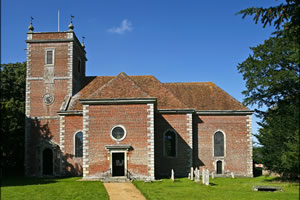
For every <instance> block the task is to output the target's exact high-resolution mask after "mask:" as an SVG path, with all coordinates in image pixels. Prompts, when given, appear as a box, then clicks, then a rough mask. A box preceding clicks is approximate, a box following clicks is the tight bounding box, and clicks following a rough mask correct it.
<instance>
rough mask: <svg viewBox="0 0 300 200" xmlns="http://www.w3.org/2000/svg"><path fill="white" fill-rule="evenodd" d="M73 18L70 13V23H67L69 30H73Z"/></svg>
mask: <svg viewBox="0 0 300 200" xmlns="http://www.w3.org/2000/svg"><path fill="white" fill-rule="evenodd" d="M73 18H74V16H73V15H71V21H70V24H69V31H73V29H74V26H73V23H72V22H73Z"/></svg>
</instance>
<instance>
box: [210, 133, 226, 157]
mask: <svg viewBox="0 0 300 200" xmlns="http://www.w3.org/2000/svg"><path fill="white" fill-rule="evenodd" d="M217 132H221V133H223V136H224V156H215V140H214V138H215V134H216V133H217ZM212 156H213V158H216V159H217V158H220V159H224V158H225V157H226V134H225V132H224V131H222V130H217V131H215V132H214V134H213V135H212Z"/></svg>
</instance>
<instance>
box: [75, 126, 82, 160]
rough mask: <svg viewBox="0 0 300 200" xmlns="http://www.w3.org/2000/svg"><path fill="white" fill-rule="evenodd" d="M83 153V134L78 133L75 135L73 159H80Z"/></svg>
mask: <svg viewBox="0 0 300 200" xmlns="http://www.w3.org/2000/svg"><path fill="white" fill-rule="evenodd" d="M82 152H83V134H82V132H78V133H76V135H75V157H82Z"/></svg>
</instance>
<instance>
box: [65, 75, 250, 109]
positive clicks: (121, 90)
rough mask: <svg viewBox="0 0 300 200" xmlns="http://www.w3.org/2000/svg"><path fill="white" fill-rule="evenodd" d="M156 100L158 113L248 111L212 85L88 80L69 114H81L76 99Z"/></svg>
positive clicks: (136, 78)
mask: <svg viewBox="0 0 300 200" xmlns="http://www.w3.org/2000/svg"><path fill="white" fill-rule="evenodd" d="M153 97H155V98H157V107H158V109H195V110H248V108H246V107H244V106H243V105H242V104H241V103H240V102H238V101H237V100H236V99H234V98H233V97H231V96H230V95H229V94H228V93H226V92H225V91H223V90H222V89H221V88H219V87H217V86H216V85H215V84H213V83H211V82H203V83H161V82H160V81H159V80H157V79H156V78H155V77H154V76H127V75H126V74H125V73H124V72H122V73H120V74H119V75H117V76H97V77H87V78H86V84H85V86H84V87H83V89H82V90H81V91H80V92H79V93H77V94H76V95H74V96H73V97H72V100H71V102H70V105H69V108H68V110H82V105H81V104H80V102H79V99H118V98H120V99H126V98H153Z"/></svg>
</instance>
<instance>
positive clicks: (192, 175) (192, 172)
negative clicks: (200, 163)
mask: <svg viewBox="0 0 300 200" xmlns="http://www.w3.org/2000/svg"><path fill="white" fill-rule="evenodd" d="M190 174H191V177H190V178H191V180H194V168H193V167H191V173H190Z"/></svg>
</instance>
